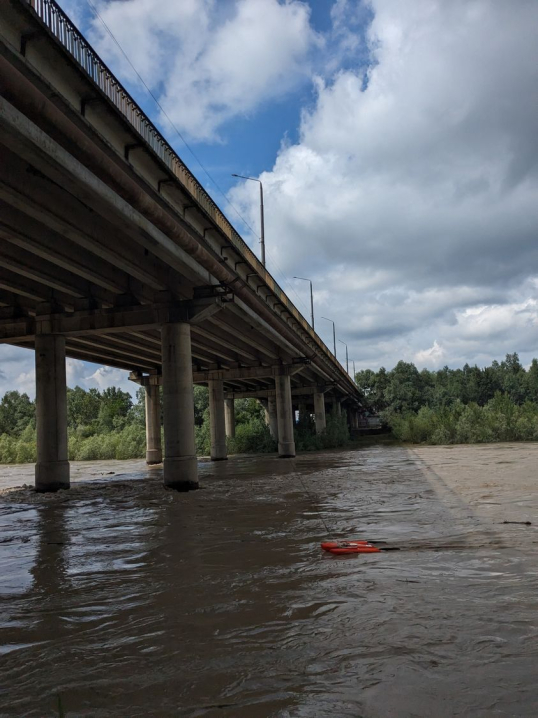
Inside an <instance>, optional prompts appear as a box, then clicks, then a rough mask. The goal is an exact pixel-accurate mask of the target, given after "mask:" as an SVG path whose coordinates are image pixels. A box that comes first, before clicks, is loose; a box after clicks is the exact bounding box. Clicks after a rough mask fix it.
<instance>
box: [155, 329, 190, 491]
mask: <svg viewBox="0 0 538 718" xmlns="http://www.w3.org/2000/svg"><path fill="white" fill-rule="evenodd" d="M161 340H162V374H163V376H162V385H163V423H164V462H163V477H164V485H165V486H168V487H170V488H173V489H176V490H177V491H190V490H193V489H197V488H198V462H197V458H196V444H195V440H194V396H193V388H192V359H191V356H192V354H191V328H190V325H189V324H187V323H177V324H175V323H174V324H172V323H166V324H163V325H162V329H161Z"/></svg>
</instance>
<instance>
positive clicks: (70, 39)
mask: <svg viewBox="0 0 538 718" xmlns="http://www.w3.org/2000/svg"><path fill="white" fill-rule="evenodd" d="M23 1H24V2H26V3H28V5H29V6H30V7H31V8H32V9H33V10H34V12H35V14H36V15H37V17H38V18H39V20H41V22H42V23H43V24H44V25H45V26H46V27H47V28H48V30H49V31H50V32H51V33H52V35H53V36H54V37H55V38H56V39H57V40H58V41H59V43H60V44H61V45H62V46H63V47H64V48H65V49H66V50H67V52H68V53H69V54H70V55H71V56H72V57H73V58H74V59H75V60H76V62H77V63H78V64H79V66H80V67H81V68H82V69H83V70H84V71H85V72H86V74H87V75H88V76H89V77H90V78H91V80H92V81H93V82H94V83H95V84H96V85H97V87H98V88H99V89H100V90H101V92H103V93H104V95H106V97H107V98H108V99H109V100H110V101H111V102H112V104H113V105H114V106H115V107H116V108H117V109H118V110H119V111H120V112H121V114H122V115H123V116H124V117H125V119H126V120H127V121H128V122H129V124H130V125H131V126H132V127H133V128H134V129H135V130H136V131H137V132H138V134H139V135H140V136H141V137H142V138H143V139H144V140H145V142H147V144H148V145H149V146H150V147H151V149H152V150H153V151H154V152H155V154H156V155H158V157H159V158H160V159H161V160H162V161H163V162H164V163H165V164H166V166H167V167H168V168H169V170H170V171H171V172H172V173H173V174H174V176H175V177H176V178H177V179H178V180H179V182H180V183H181V184H182V185H183V187H185V189H186V190H187V191H188V192H189V194H190V195H191V196H192V197H193V198H194V199H195V200H196V201H197V202H198V203H199V204H200V206H201V207H202V208H203V209H204V210H205V212H206V213H207V214H208V215H209V216H210V217H211V218H212V220H213V221H214V222H215V224H216V225H217V226H218V227H219V228H220V229H221V230H222V232H224V234H225V235H226V236H227V237H228V239H229V240H230V242H231V243H232V244H233V245H234V246H236V247H237V249H239V250H240V252H241V253H242V254H243V255H244V256H246V258H247V259H248V260H249V262H250V263H251V264H252V266H253V267H254V268H255V269H256V271H257V272H258V274H259V275H260V276H261V277H262V278H263V279H264V280H265V282H266V283H267V285H268V287H269V288H270V289H271V290H272V291H273V292H274V293H275V294H276V295H277V296H278V299H279V301H280V302H281V303H282V304H283V305H284V306H285V307H286V309H287V310H288V311H289V312H290V313H291V314H292V315H293V316H294V318H295V319H296V320H297V321H298V322H299V323H300V324H301V325H302V326H303V328H304V329H305V330H306V331H307V332H308V334H309V335H310V336H311V338H312V339H313V340H314V341H315V342H316V344H317V345H318V346H319V348H320V349H322V351H323V352H324V354H325V355H326V356H327V357H329V358H330V359H331V360H332V361H334V362H335V363H336V364H338V366H339V368H341V369H342V367H341V365H340V363H339V362H338V361H337V360H336V358H335V357H333V355H332V354H331V352H330V351H329V349H328V348H327V347H326V345H325V344H324V342H323V341H322V340H321V339H320V338H319V337H318V335H317V334H316V332H315V331H314V330H313V329H312V327H311V326H310V324H308V322H307V321H306V319H305V318H304V317H303V315H302V314H301V313H300V312H299V310H298V309H297V308H296V307H295V305H294V304H293V303H292V302H291V301H290V300H289V299H288V297H287V295H286V293H285V292H284V291H283V290H282V289H281V287H280V286H279V285H278V284H277V282H276V281H275V280H274V278H273V277H272V276H271V274H269V272H268V271H267V270H266V269H265V267H264V266H263V265H262V263H261V262H260V261H259V259H258V258H257V257H256V255H255V254H254V253H253V252H252V250H251V249H250V247H249V246H248V245H247V244H246V242H245V241H244V240H243V239H242V237H241V236H240V235H239V233H238V232H237V231H236V230H235V229H234V227H233V226H232V224H231V223H230V222H229V221H228V219H226V217H225V216H224V214H223V213H222V211H221V210H220V208H219V207H218V205H217V204H216V203H215V202H214V200H213V199H212V198H211V197H210V195H209V194H208V193H207V192H206V191H205V189H204V188H203V187H202V185H201V184H200V182H199V181H198V180H197V179H196V177H195V176H194V175H193V174H192V172H191V171H190V170H189V169H188V167H187V166H186V165H185V164H184V163H183V162H182V161H181V159H180V158H179V156H178V155H177V154H176V152H175V151H174V150H173V149H172V147H171V146H170V145H169V144H168V142H167V141H166V140H165V139H164V137H163V136H162V135H161V133H160V132H159V131H158V130H157V128H156V127H155V126H154V125H153V123H152V122H151V120H150V119H149V118H148V117H147V115H146V114H145V113H144V112H143V110H142V109H141V108H140V107H139V106H138V105H137V103H136V102H135V101H134V100H133V98H132V97H131V96H130V94H129V93H128V92H127V90H126V89H125V88H124V87H122V85H121V84H120V83H119V82H118V80H117V79H116V78H115V77H114V75H113V74H112V72H111V71H110V70H109V69H108V67H107V66H106V65H105V63H104V62H103V61H102V60H101V58H100V57H99V56H98V55H97V53H96V52H95V50H94V49H93V48H92V47H91V45H90V44H89V43H88V42H87V41H86V40H85V39H84V37H83V36H82V34H81V33H80V31H79V30H78V29H77V28H76V27H75V25H74V24H73V23H72V22H71V20H70V19H69V18H68V17H67V15H66V14H65V13H64V12H63V10H62V9H61V8H60V7H59V5H58V4H57V3H56V2H55V1H54V0H23ZM344 373H345V372H344ZM350 381H351V379H350Z"/></svg>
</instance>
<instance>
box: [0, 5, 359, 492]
mask: <svg viewBox="0 0 538 718" xmlns="http://www.w3.org/2000/svg"><path fill="white" fill-rule="evenodd" d="M0 8H1V13H0V50H1V51H0V153H1V154H0V341H1V342H2V343H9V344H13V345H16V346H19V347H26V348H28V349H34V351H35V364H36V412H37V417H36V421H37V463H36V473H35V477H36V478H35V482H36V484H35V485H36V489H37V490H38V491H54V490H57V489H60V488H68V487H69V461H68V451H67V400H66V365H65V361H66V357H72V358H75V359H82V360H85V361H91V362H97V363H99V364H105V365H108V366H112V367H118V368H121V369H124V370H126V371H128V372H130V378H131V379H132V380H133V381H135V382H137V383H138V384H139V385H140V386H143V387H144V388H145V394H146V436H147V462H148V463H160V462H161V461H162V459H163V449H164V461H163V476H164V483H165V485H166V486H169V487H173V488H176V489H178V490H189V489H193V488H196V487H197V485H198V475H197V457H196V450H195V440H194V407H193V388H192V387H193V383H194V384H202V385H205V386H208V387H209V398H210V424H211V458H212V459H213V460H220V459H225V458H226V437H227V435H228V436H230V435H233V433H234V399H236V398H239V397H255V398H257V399H259V400H260V401H261V402H262V403H263V404H264V407H265V412H266V420H267V423H268V425H269V428H270V430H271V433H272V435H273V436H274V437H275V439H277V440H278V452H279V455H280V456H282V457H292V456H294V455H295V444H294V438H293V437H294V435H293V428H294V417H295V411H296V409H299V410H300V411H305V412H310V413H314V414H315V423H316V430H317V431H323V429H324V428H325V422H326V411H327V410H328V409H330V410H331V411H334V412H335V413H340V412H342V411H343V412H346V413H347V417H348V422H349V423H350V425H351V426H356V425H357V421H358V410H359V408H360V395H359V393H358V390H357V387H356V386H355V384H354V382H353V381H352V380H351V378H350V377H349V376H348V374H347V373H346V372H345V371H344V369H343V367H342V366H341V365H340V364H339V362H338V361H337V360H336V358H335V357H334V356H333V355H332V353H331V352H330V351H329V350H328V348H327V347H326V346H325V344H324V343H323V341H322V340H321V339H320V338H319V337H318V336H317V334H316V333H315V332H314V330H313V329H312V327H311V326H310V325H309V324H308V322H307V321H306V320H305V319H304V317H303V316H302V315H301V313H300V312H299V311H298V310H297V309H296V307H295V306H294V305H293V304H292V302H291V301H290V299H289V298H288V297H287V296H286V294H285V293H284V292H283V291H282V289H281V288H280V287H279V286H278V284H277V283H276V282H275V280H274V279H273V277H272V276H271V275H270V274H269V272H267V271H266V269H265V267H264V266H263V265H262V264H261V263H260V262H259V261H258V259H257V258H256V256H255V255H254V254H253V252H252V251H251V250H250V249H249V247H248V246H247V244H246V243H245V242H244V241H243V240H242V238H241V237H240V236H239V234H238V233H237V232H236V231H235V229H234V228H233V227H232V225H231V224H230V222H229V221H228V220H227V219H226V217H225V216H224V214H223V213H222V212H221V211H220V209H219V208H218V206H217V205H216V204H215V202H214V201H213V200H212V198H211V197H210V196H209V194H208V193H207V192H206V191H205V190H204V189H203V187H202V186H201V185H200V183H199V182H198V181H197V180H196V178H195V177H194V175H193V174H192V173H191V172H190V171H189V170H188V169H187V167H186V166H185V164H184V163H183V162H182V161H181V159H180V158H179V157H178V155H177V154H176V153H175V152H174V150H173V149H172V147H171V146H170V145H169V144H168V143H167V141H166V140H165V139H164V137H163V136H162V135H161V134H160V133H159V131H158V130H157V128H156V127H155V126H154V125H153V124H152V123H151V121H150V120H149V119H148V117H147V116H146V115H145V113H144V112H143V111H142V109H141V108H140V107H139V106H138V105H137V104H136V102H135V101H134V100H133V98H132V97H131V96H130V95H129V93H128V92H127V91H126V90H125V89H124V88H123V87H122V85H121V84H120V83H119V82H118V80H117V79H116V78H115V77H114V76H113V74H112V73H111V72H110V70H109V69H108V68H107V66H106V65H105V63H104V62H103V61H102V60H101V59H100V58H99V57H98V55H97V54H96V53H95V51H94V50H93V49H92V48H91V46H90V45H89V44H88V42H87V41H86V40H85V39H84V37H83V36H82V35H81V33H80V32H79V31H78V30H77V28H76V27H75V26H74V25H73V23H72V22H71V21H70V20H69V19H68V17H67V16H66V15H65V14H64V13H63V12H62V10H61V9H60V8H59V6H58V5H57V4H56V3H55V2H53V0H0ZM161 387H162V389H161ZM161 393H162V410H161V405H160V401H161V400H160V396H161ZM161 411H162V418H163V428H164V447H161V430H160V429H161Z"/></svg>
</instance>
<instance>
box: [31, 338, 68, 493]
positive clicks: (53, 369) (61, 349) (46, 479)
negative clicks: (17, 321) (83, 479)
mask: <svg viewBox="0 0 538 718" xmlns="http://www.w3.org/2000/svg"><path fill="white" fill-rule="evenodd" d="M35 364H36V424H37V463H36V466H35V488H36V491H57V490H58V489H68V488H69V461H68V455H67V386H66V378H65V338H64V337H62V336H59V335H53V334H38V335H36V338H35Z"/></svg>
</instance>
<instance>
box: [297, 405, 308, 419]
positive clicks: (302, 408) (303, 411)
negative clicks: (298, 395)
mask: <svg viewBox="0 0 538 718" xmlns="http://www.w3.org/2000/svg"><path fill="white" fill-rule="evenodd" d="M307 419H308V409H307V408H306V403H305V402H304V401H300V402H299V421H306V420H307Z"/></svg>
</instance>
